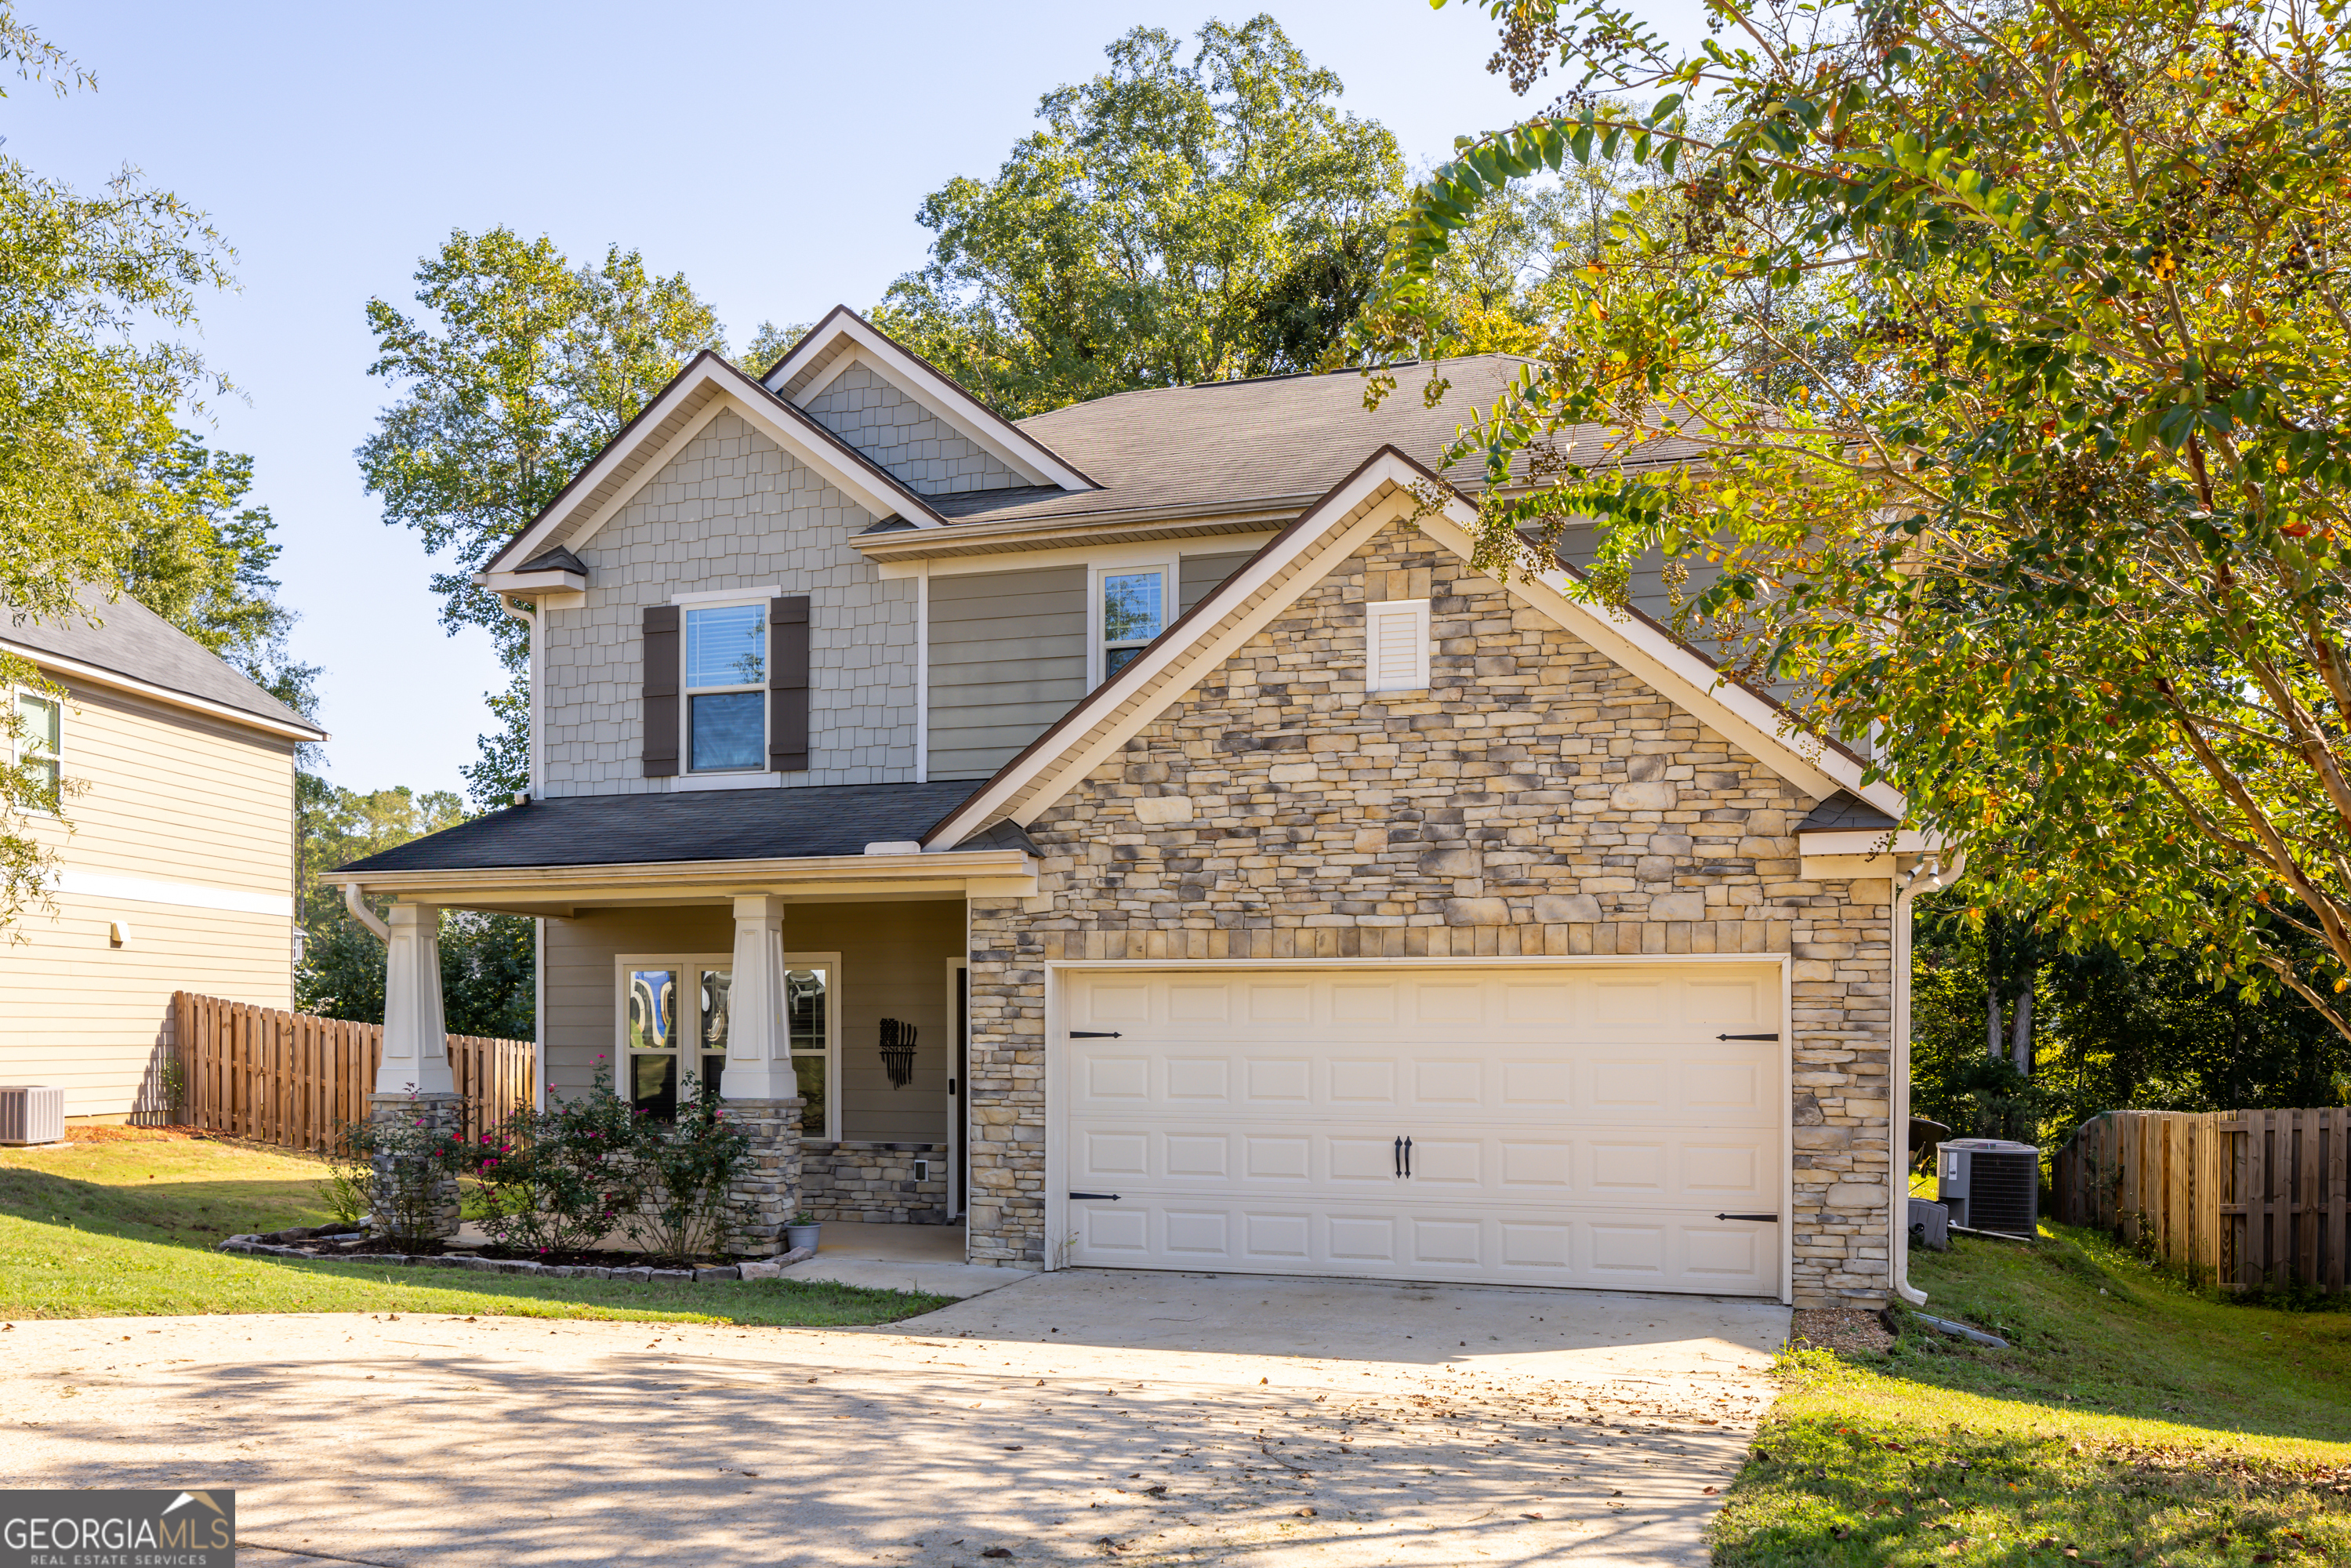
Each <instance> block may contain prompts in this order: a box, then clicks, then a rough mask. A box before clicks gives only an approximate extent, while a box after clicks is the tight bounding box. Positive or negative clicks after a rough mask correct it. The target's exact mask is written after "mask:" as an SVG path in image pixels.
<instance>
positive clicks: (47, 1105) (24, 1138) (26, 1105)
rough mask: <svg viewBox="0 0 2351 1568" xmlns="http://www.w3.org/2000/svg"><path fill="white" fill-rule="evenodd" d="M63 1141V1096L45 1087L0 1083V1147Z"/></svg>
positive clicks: (64, 1095)
mask: <svg viewBox="0 0 2351 1568" xmlns="http://www.w3.org/2000/svg"><path fill="white" fill-rule="evenodd" d="M65 1141H66V1092H65V1091H64V1090H63V1089H59V1088H55V1087H51V1086H47V1085H34V1084H28V1083H0V1144H13V1145H23V1144H62V1143H64V1142H65Z"/></svg>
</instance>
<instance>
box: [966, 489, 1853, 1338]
mask: <svg viewBox="0 0 2351 1568" xmlns="http://www.w3.org/2000/svg"><path fill="white" fill-rule="evenodd" d="M1420 597H1426V598H1428V599H1430V600H1431V601H1432V606H1431V608H1432V622H1433V626H1432V629H1433V632H1434V635H1435V643H1436V645H1435V651H1434V653H1433V657H1432V660H1431V682H1432V685H1431V687H1430V689H1429V690H1427V691H1426V692H1425V693H1416V694H1395V695H1380V696H1371V695H1366V694H1365V692H1364V679H1363V670H1364V646H1363V639H1364V605H1365V603H1366V602H1367V601H1372V600H1384V599H1407V598H1420ZM1812 804H1813V802H1812V801H1811V800H1809V799H1808V798H1807V797H1805V796H1804V795H1803V794H1802V792H1800V791H1799V790H1797V789H1795V788H1794V787H1793V786H1792V785H1791V784H1790V783H1789V782H1788V781H1787V780H1786V779H1783V778H1782V777H1781V776H1780V775H1779V774H1777V773H1775V772H1773V771H1772V770H1771V769H1770V768H1765V767H1763V766H1762V765H1761V764H1760V763H1758V762H1757V761H1755V760H1754V759H1753V758H1751V757H1750V756H1749V755H1747V754H1745V753H1744V752H1742V751H1740V749H1739V748H1738V747H1734V746H1733V745H1732V744H1731V743H1730V742H1729V740H1727V739H1726V738H1724V737H1722V736H1721V735H1720V734H1719V733H1717V732H1716V731H1714V730H1712V729H1710V728H1708V727H1707V726H1706V725H1705V724H1703V723H1701V722H1700V721H1699V720H1698V718H1697V717H1696V716H1693V715H1691V714H1690V713H1689V712H1687V711H1686V710H1685V709H1683V708H1680V707H1678V706H1676V705H1674V704H1673V703H1671V702H1669V701H1667V699H1666V698H1665V697H1663V696H1661V695H1658V694H1657V693H1656V691H1655V690H1654V689H1652V688H1650V687H1649V686H1647V685H1644V684H1643V683H1642V682H1641V681H1640V680H1638V679H1637V678H1635V676H1634V675H1632V674H1629V673H1628V672H1627V671H1626V670H1625V668H1624V667H1622V666H1621V665H1619V664H1615V663H1614V662H1612V661H1611V660H1610V659H1608V658H1606V657H1604V656H1603V655H1602V654H1601V653H1598V652H1596V651H1595V650H1594V649H1593V648H1592V647H1591V646H1590V645H1588V644H1586V643H1583V642H1582V641H1580V640H1579V639H1577V638H1576V637H1575V636H1573V634H1571V633H1570V632H1567V631H1565V630H1563V629H1562V627H1561V626H1560V625H1559V624H1558V622H1556V621H1554V620H1553V619H1552V618H1551V617H1550V616H1548V615H1546V614H1544V613H1542V612H1540V611H1538V610H1536V609H1534V608H1532V607H1531V606H1530V605H1529V604H1528V603H1526V602H1525V601H1522V600H1520V599H1518V598H1516V597H1514V596H1512V595H1510V594H1508V593H1506V592H1504V591H1502V590H1501V589H1500V588H1499V586H1498V585H1497V584H1495V583H1493V582H1491V581H1490V580H1487V579H1485V578H1482V577H1480V576H1479V575H1477V574H1475V573H1473V572H1471V571H1470V570H1468V567H1467V566H1466V564H1464V563H1463V562H1462V560H1461V559H1460V558H1459V557H1458V556H1457V555H1456V554H1454V553H1453V552H1452V551H1451V550H1449V549H1442V548H1439V547H1438V546H1437V545H1436V544H1434V543H1433V542H1432V541H1431V540H1430V539H1429V538H1427V537H1426V536H1425V535H1423V534H1421V533H1419V532H1417V531H1416V530H1415V529H1413V528H1411V527H1410V526H1409V525H1405V524H1392V525H1390V526H1388V527H1386V528H1384V529H1382V530H1381V531H1380V532H1379V533H1378V534H1377V535H1375V536H1374V538H1372V539H1371V540H1370V541H1369V542H1368V543H1366V544H1364V545H1363V546H1362V547H1360V548H1359V549H1356V550H1354V551H1353V553H1352V554H1351V555H1350V556H1348V557H1347V558H1346V559H1345V560H1344V561H1343V563H1341V564H1339V565H1338V566H1337V567H1336V568H1335V569H1334V570H1331V571H1330V572H1328V573H1327V574H1326V575H1325V576H1323V577H1322V579H1321V580H1319V581H1318V582H1316V583H1315V584H1314V585H1313V586H1311V588H1309V589H1308V590H1307V591H1305V592H1304V593H1303V594H1302V595H1301V597H1300V598H1299V599H1297V600H1296V601H1295V602H1293V603H1292V604H1290V606H1289V608H1288V609H1286V610H1285V611H1283V612H1281V613H1280V615H1278V616H1277V617H1276V618H1275V619H1274V620H1273V621H1272V622H1270V623H1269V624H1267V625H1266V626H1265V627H1263V628H1262V629H1260V630H1259V632H1257V633H1256V634H1255V635H1254V636H1252V637H1251V638H1250V639H1249V641H1248V643H1246V644H1245V645H1243V646H1242V647H1241V648H1240V650H1239V651H1238V653H1234V654H1233V655H1231V656H1229V657H1228V658H1227V659H1226V660H1224V661H1223V662H1222V663H1221V664H1219V665H1218V666H1217V668H1215V669H1214V670H1213V671H1211V672H1210V673H1209V674H1207V677H1206V678H1205V679H1204V680H1203V681H1202V682H1201V683H1200V684H1198V685H1196V686H1195V687H1194V688H1193V689H1192V690H1191V691H1190V692H1188V693H1187V694H1186V695H1184V696H1182V697H1180V698H1178V699H1177V700H1176V701H1175V703H1174V704H1173V705H1172V706H1169V707H1167V708H1166V710H1165V712H1163V713H1160V714H1159V715H1158V716H1156V717H1155V718H1154V719H1153V720H1152V721H1151V722H1149V723H1148V724H1146V725H1145V726H1144V727H1143V728H1142V729H1141V730H1140V731H1139V732H1138V733H1137V734H1135V735H1134V737H1132V738H1131V739H1129V740H1128V741H1127V742H1126V744H1125V746H1124V747H1123V749H1122V750H1121V751H1120V752H1119V753H1118V754H1116V756H1115V757H1114V758H1113V759H1112V760H1110V761H1107V762H1105V763H1103V764H1102V766H1100V767H1097V768H1094V769H1093V770H1092V772H1091V773H1089V774H1088V775H1087V776H1086V778H1085V779H1083V780H1082V782H1081V783H1080V784H1079V785H1078V786H1077V787H1076V788H1075V789H1071V790H1070V791H1069V792H1068V793H1067V794H1066V795H1063V796H1062V797H1061V799H1059V800H1056V801H1054V802H1053V803H1052V804H1051V805H1050V806H1049V807H1048V808H1046V809H1045V810H1043V811H1041V812H1040V813H1039V814H1038V816H1037V817H1036V818H1035V820H1034V821H1031V822H1030V823H1029V833H1030V836H1031V837H1032V838H1033V839H1034V840H1035V841H1037V843H1038V845H1039V847H1040V851H1041V852H1042V857H1043V858H1042V862H1041V875H1040V883H1039V895H1038V896H1037V897H1036V898H1034V899H1030V900H1027V901H1007V900H990V899H987V898H981V897H975V898H974V899H973V900H972V903H971V995H972V1009H971V1030H972V1045H971V1053H972V1054H971V1069H972V1073H971V1080H972V1081H971V1088H972V1092H973V1145H972V1208H971V1217H970V1235H971V1241H972V1249H973V1255H974V1257H975V1259H976V1260H998V1261H1002V1262H1007V1263H1021V1262H1027V1263H1030V1264H1034V1263H1038V1262H1041V1261H1042V1260H1044V1256H1045V1246H1046V1238H1045V1234H1044V1216H1045V1206H1044V1202H1043V1182H1044V1134H1045V1104H1044V1092H1043V1084H1044V1071H1045V1054H1044V1050H1045V1048H1044V1040H1043V1018H1044V1012H1043V1003H1044V976H1045V972H1044V969H1043V967H1042V966H1043V965H1044V964H1045V963H1047V962H1050V961H1055V960H1065V959H1070V960H1074V959H1104V958H1116V959H1150V960H1155V961H1185V960H1204V961H1214V960H1222V959H1249V958H1271V959H1301V958H1356V957H1367V958H1378V957H1393V958H1420V957H1518V956H1583V955H1611V954H1615V955H1624V954H1677V953H1687V954H1705V953H1736V954H1752V955H1757V956H1777V955H1789V956H1792V960H1793V986H1792V1019H1791V1021H1792V1032H1793V1046H1792V1067H1793V1071H1792V1086H1793V1103H1792V1105H1791V1107H1790V1116H1791V1121H1792V1133H1791V1135H1792V1152H1793V1166H1794V1170H1793V1180H1794V1191H1795V1207H1794V1213H1793V1214H1792V1216H1791V1217H1790V1218H1791V1220H1792V1240H1793V1248H1792V1253H1793V1275H1792V1288H1793V1294H1794V1297H1795V1300H1796V1301H1797V1303H1798V1304H1799V1305H1806V1306H1823V1305H1842V1304H1853V1303H1860V1302H1867V1303H1875V1302H1878V1301H1884V1300H1885V1299H1886V1213H1887V1211H1886V1202H1887V1194H1888V1191H1889V1190H1890V1189H1889V1186H1888V1178H1889V1171H1888V1168H1887V1157H1886V1149H1887V1135H1886V1110H1887V1065H1888V1058H1889V1049H1890V1044H1891V1040H1890V1023H1891V1018H1890V1010H1889V1009H1890V1001H1891V993H1892V987H1891V969H1890V957H1891V954H1890V946H1889V935H1890V924H1889V920H1890V915H1891V904H1890V894H1891V889H1890V888H1889V886H1888V884H1887V883H1885V882H1884V881H1882V880H1878V881H1866V880H1865V881H1857V882H1852V883H1807V882H1804V881H1802V879H1801V877H1800V876H1799V874H1798V873H1799V871H1800V869H1801V868H1800V865H1799V862H1798V856H1797V852H1796V845H1795V841H1794V839H1793V836H1792V834H1793V829H1794V825H1795V823H1796V822H1797V821H1799V820H1801V819H1802V816H1803V814H1804V813H1805V812H1806V811H1807V810H1809V809H1810V807H1811V805H1812Z"/></svg>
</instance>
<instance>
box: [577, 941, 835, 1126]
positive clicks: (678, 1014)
mask: <svg viewBox="0 0 2351 1568" xmlns="http://www.w3.org/2000/svg"><path fill="white" fill-rule="evenodd" d="M785 962H786V963H787V964H788V965H789V968H788V970H787V971H786V976H785V987H786V989H785V997H784V1019H785V1024H786V1028H787V1030H788V1032H789V1035H790V1038H791V1051H792V1071H793V1073H794V1075H795V1076H796V1077H798V1079H799V1086H800V1099H801V1102H802V1109H801V1112H800V1135H801V1136H803V1137H809V1138H824V1137H830V1136H831V1135H832V1134H831V1133H830V1132H829V1131H828V1130H827V1129H828V1127H829V1126H830V1124H831V1103H830V1099H831V1097H830V1095H829V1094H828V1092H827V1090H828V1087H829V1085H830V1084H831V1078H832V1073H831V1068H832V1058H833V1054H834V1051H833V1048H834V1044H835V1041H834V1039H833V1027H832V1026H833V1018H832V977H833V975H834V973H835V971H836V970H837V969H838V968H839V967H840V965H839V960H838V959H837V958H835V957H834V956H832V955H830V954H823V955H817V954H810V955H792V956H788V957H787V958H786V960H785ZM733 965H734V960H733V958H732V956H727V955H719V954H713V955H707V956H701V957H633V958H623V959H622V961H621V966H620V967H621V1043H622V1057H623V1061H622V1075H621V1082H620V1085H619V1091H620V1094H621V1097H622V1099H624V1100H627V1101H629V1102H630V1103H632V1104H634V1105H635V1106H636V1107H637V1108H638V1109H640V1110H642V1111H644V1112H646V1113H650V1114H652V1115H653V1116H656V1117H658V1118H660V1119H662V1120H664V1121H668V1120H670V1119H671V1118H673V1117H674V1116H675V1115H676V1114H677V1102H678V1096H679V1094H680V1093H682V1092H684V1087H685V1082H686V1079H687V1078H688V1076H689V1075H690V1076H691V1077H692V1078H693V1079H694V1080H695V1087H696V1091H697V1092H700V1093H702V1094H704V1095H706V1096H716V1095H717V1094H720V1093H721V1092H723V1091H724V1085H725V1082H726V1041H727V1033H728V1027H729V1021H730V1020H729V1017H728V1013H729V1003H730V1001H731V999H732V993H733V990H734V984H735V975H734V967H733Z"/></svg>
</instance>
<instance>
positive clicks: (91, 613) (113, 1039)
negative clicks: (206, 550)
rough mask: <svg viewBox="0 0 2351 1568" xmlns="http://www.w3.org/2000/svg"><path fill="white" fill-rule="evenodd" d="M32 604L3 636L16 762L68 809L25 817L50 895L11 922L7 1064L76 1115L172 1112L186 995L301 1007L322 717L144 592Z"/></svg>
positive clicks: (5, 621) (1, 970)
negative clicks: (139, 596)
mask: <svg viewBox="0 0 2351 1568" xmlns="http://www.w3.org/2000/svg"><path fill="white" fill-rule="evenodd" d="M84 610H85V613H81V614H70V615H64V616H59V617H56V618H54V619H50V620H45V621H33V620H30V619H20V618H18V617H17V616H16V615H14V614H12V613H10V612H7V611H6V610H5V607H0V648H5V650H6V651H7V652H8V653H14V654H16V655H17V656H18V657H19V658H21V659H23V660H25V661H26V662H27V663H29V664H32V665H33V666H34V667H35V668H36V669H37V671H38V672H39V674H41V676H42V677H43V679H44V681H45V682H46V683H47V685H44V686H24V687H19V688H17V689H16V690H15V691H14V692H12V693H11V694H9V698H8V700H9V702H10V704H11V706H14V707H15V709H16V714H17V716H18V717H19V718H20V719H21V721H22V722H21V724H20V725H19V726H18V733H17V735H16V738H15V740H14V741H13V743H11V744H12V746H13V749H14V750H15V752H16V755H15V756H13V757H11V758H8V759H9V760H10V761H12V762H15V763H17V764H19V765H22V766H27V767H29V768H31V769H32V770H33V771H34V773H35V774H36V775H37V776H41V775H46V777H47V781H48V783H49V784H50V785H51V786H52V787H53V788H55V789H57V790H58V791H59V795H58V796H57V805H58V806H59V807H60V808H61V810H58V811H56V812H51V813H42V814H37V815H36V816H35V817H34V818H33V820H32V821H30V823H29V825H28V831H29V833H30V835H31V837H32V839H33V840H34V841H35V842H36V843H37V844H38V845H39V846H40V848H41V850H42V851H43V852H45V853H47V855H49V856H51V857H52V862H51V864H50V867H49V869H48V873H47V876H46V877H45V892H44V894H43V895H42V896H41V897H39V898H37V899H36V900H35V901H33V902H32V903H31V904H28V905H27V906H26V908H25V909H24V910H23V911H22V912H20V914H19V915H18V918H17V919H16V922H15V924H14V925H12V926H11V927H10V928H9V929H7V930H6V931H0V1020H5V1021H0V1081H5V1082H10V1083H34V1084H53V1085H57V1086H59V1087H62V1088H63V1089H64V1090H65V1092H66V1116H67V1119H68V1121H78V1122H121V1121H124V1120H127V1119H131V1118H133V1117H136V1118H137V1119H139V1120H141V1121H162V1120H163V1119H165V1118H166V1117H167V1116H168V1115H169V1114H170V1113H171V1112H172V1091H173V1088H174V1085H173V1084H172V1064H173V1063H174V1062H175V1061H177V1060H178V1052H177V1051H175V1050H174V1049H173V1044H174V1042H173V1040H172V1028H173V1020H172V992H174V991H179V990H188V991H197V992H202V993H204V994H207V995H212V996H219V997H226V998H230V999H232V1000H235V1001H241V1002H252V1003H255V1004H257V1005H259V1006H263V1007H271V1008H289V1007H291V1006H293V1005H294V998H293V991H294V961H295V953H294V941H295V929H296V926H295V910H294V881H295V861H296V844H295V821H294V768H295V752H296V748H297V747H299V746H301V745H302V744H303V743H305V742H308V741H319V740H324V739H325V738H326V736H325V735H324V733H323V732H321V731H320V730H319V727H318V726H316V725H314V724H312V723H310V721H309V720H308V719H306V718H304V717H303V716H301V715H300V714H298V713H296V712H294V711H293V710H292V709H290V708H288V707H287V706H285V705H284V704H282V703H280V702H278V701H277V699H276V698H275V697H273V696H271V695H269V694H268V693H267V692H266V691H263V690H262V689H261V688H260V687H258V686H256V685H254V684H253V683H252V682H251V681H248V680H246V678H245V677H244V676H243V675H242V674H238V673H237V672H236V671H235V669H233V668H231V667H230V666H229V665H228V664H225V663H223V662H222V661H221V660H220V659H219V658H217V657H215V656H214V654H213V653H210V652H209V651H207V650H206V649H205V648H204V645H203V644H201V643H197V642H196V641H195V640H194V639H193V638H192V637H189V636H188V635H187V634H186V633H184V632H181V631H180V630H179V629H178V628H177V627H175V626H173V625H172V623H171V622H168V621H165V620H164V619H163V618H162V617H161V616H159V615H157V614H156V613H155V612H153V611H151V610H149V609H148V608H147V607H146V606H144V605H142V604H141V603H139V602H138V601H135V600H131V599H128V598H125V599H120V600H117V601H114V602H112V603H105V602H103V601H99V599H98V598H96V597H95V596H90V597H89V598H87V599H86V600H85V601H84Z"/></svg>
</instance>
